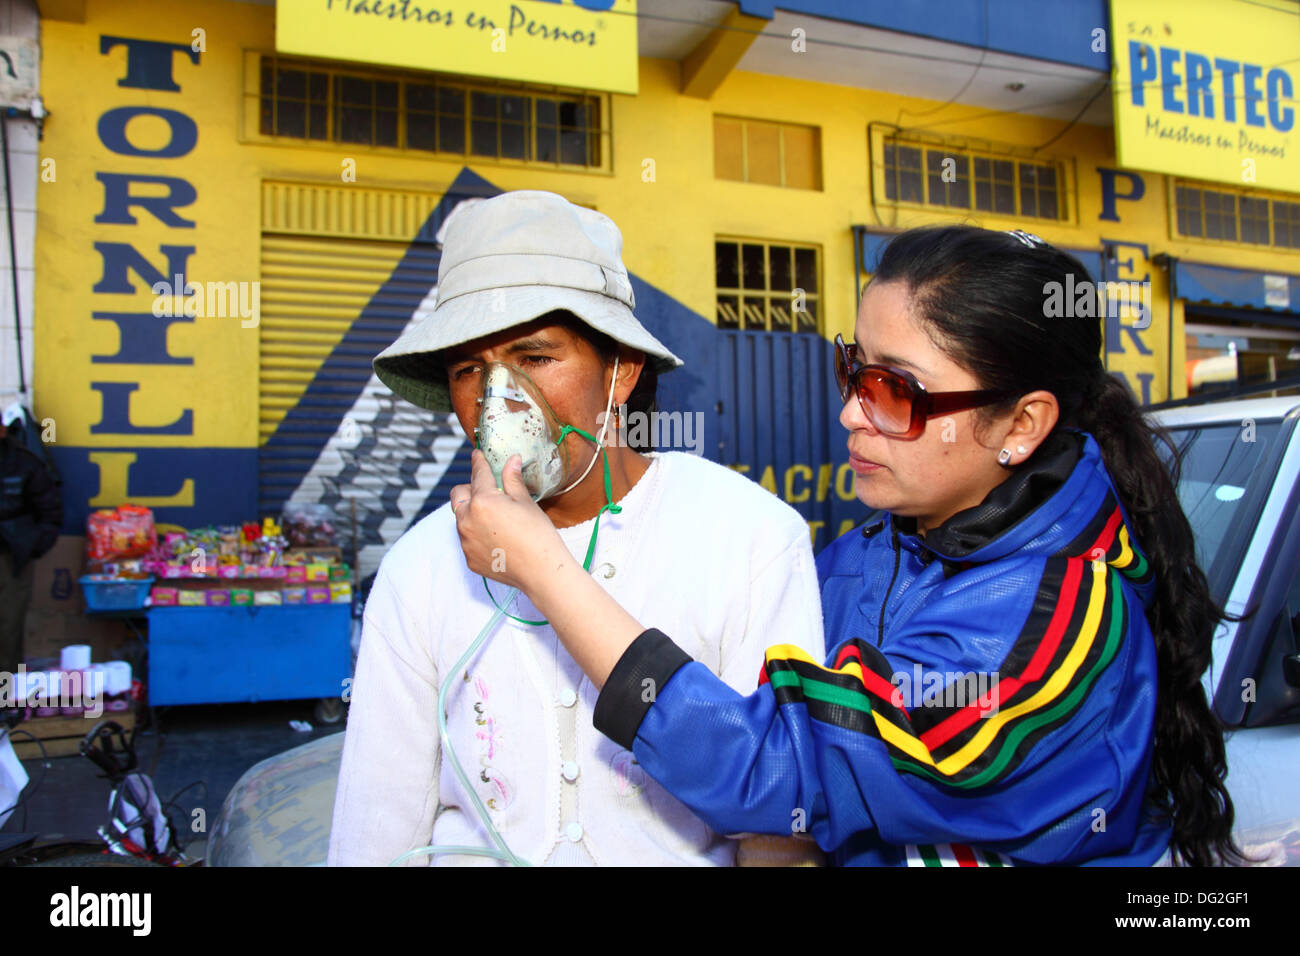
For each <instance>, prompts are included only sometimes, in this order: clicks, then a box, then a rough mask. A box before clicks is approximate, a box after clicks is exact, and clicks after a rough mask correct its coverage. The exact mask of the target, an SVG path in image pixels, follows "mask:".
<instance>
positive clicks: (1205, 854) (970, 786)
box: [452, 226, 1241, 866]
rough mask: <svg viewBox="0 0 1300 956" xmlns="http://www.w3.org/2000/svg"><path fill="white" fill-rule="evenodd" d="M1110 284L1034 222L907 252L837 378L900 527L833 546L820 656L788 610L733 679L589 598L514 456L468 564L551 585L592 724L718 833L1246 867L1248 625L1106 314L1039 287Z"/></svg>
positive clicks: (852, 456)
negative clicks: (1229, 690)
mask: <svg viewBox="0 0 1300 956" xmlns="http://www.w3.org/2000/svg"><path fill="white" fill-rule="evenodd" d="M1086 275H1087V273H1086V272H1085V271H1084V269H1083V267H1082V266H1081V265H1080V264H1079V262H1078V261H1077V260H1076V259H1074V258H1073V257H1072V256H1069V255H1067V254H1065V253H1063V252H1061V251H1060V250H1057V249H1054V248H1053V247H1051V246H1050V245H1048V244H1047V243H1045V242H1043V241H1042V240H1041V239H1039V238H1037V237H1035V236H1031V235H1029V234H1027V233H1024V232H1020V231H1017V232H1013V233H999V232H991V231H986V230H982V229H976V228H973V227H969V226H953V227H935V228H930V229H919V230H913V231H911V232H908V233H904V234H902V235H900V236H897V237H895V238H894V239H893V240H892V241H891V243H890V244H889V246H888V247H887V248H886V250H885V252H884V253H883V255H882V257H881V261H880V264H879V266H878V267H877V270H876V273H875V276H874V278H873V280H872V282H871V284H870V285H869V286H868V287H867V290H866V293H865V294H864V295H863V298H862V302H861V307H860V310H859V313H858V317H857V325H856V328H855V339H856V342H855V344H853V345H848V344H845V343H844V342H843V341H842V340H839V339H838V337H837V362H836V375H837V379H838V384H839V387H840V394H841V396H842V397H843V399H844V406H843V410H842V412H841V413H840V422H841V423H842V424H843V425H844V426H845V428H847V429H848V432H849V437H848V447H849V463H850V466H851V467H852V468H853V470H854V472H855V475H856V483H855V487H856V490H857V494H858V497H859V498H860V499H861V500H862V501H863V502H864V503H865V504H867V505H869V506H871V507H873V508H878V509H881V510H883V511H885V512H887V515H886V516H885V517H884V518H883V519H882V520H873V521H871V522H869V523H867V524H865V525H864V526H863V527H861V528H859V529H857V530H854V531H852V532H850V533H848V534H846V535H844V536H843V537H841V538H840V539H839V540H837V541H836V542H834V543H833V544H832V545H831V546H830V547H829V548H828V549H827V550H826V551H824V552H823V553H822V554H821V555H820V556H819V558H818V561H817V565H818V574H819V578H820V581H821V594H822V605H823V611H824V614H825V620H826V629H827V630H826V644H827V646H828V647H830V648H831V653H830V655H829V656H828V657H827V658H826V662H825V666H823V665H822V663H821V662H820V659H819V658H817V657H815V656H813V655H809V654H807V653H806V652H804V651H803V650H801V649H799V648H798V647H792V646H789V642H790V640H791V638H796V639H797V638H798V637H800V636H801V633H802V632H800V631H791V630H788V629H784V628H781V627H779V626H775V625H774V626H772V627H770V628H769V629H768V630H767V634H768V638H769V639H768V643H769V644H779V645H780V646H774V647H771V648H770V649H769V650H768V652H767V655H766V663H765V668H764V674H763V681H762V686H760V687H759V688H758V690H757V691H755V692H753V693H752V694H750V695H749V696H748V697H741V696H738V695H737V694H736V693H735V692H734V691H733V690H731V689H730V688H728V687H725V686H723V685H722V684H721V683H720V682H719V681H718V680H717V679H716V678H715V677H714V676H713V675H712V674H710V673H709V672H708V669H707V668H704V667H701V666H699V664H698V663H696V662H694V661H693V660H692V658H693V656H694V655H693V654H692V653H691V651H690V650H689V649H687V648H685V647H682V646H680V642H677V641H676V637H677V635H676V634H674V632H673V630H672V628H671V626H665V625H663V624H661V623H660V619H659V614H658V609H656V611H655V612H654V613H651V614H649V615H646V614H644V613H639V612H637V611H634V610H633V609H632V608H630V607H628V608H626V609H625V608H623V607H620V606H619V605H618V604H617V603H616V602H615V601H614V600H613V599H612V597H611V596H610V595H608V594H605V593H604V592H599V593H597V589H595V588H592V587H590V586H589V584H588V582H587V579H586V578H585V576H584V575H581V574H580V573H579V572H576V571H575V570H574V568H575V567H576V564H575V562H574V561H573V560H572V559H571V558H570V557H569V556H568V555H567V554H566V553H564V551H563V549H562V548H560V546H559V544H558V542H557V541H556V540H555V538H554V534H553V532H551V531H550V530H549V529H545V528H542V527H541V522H539V521H538V520H537V517H536V515H537V513H536V509H535V508H534V507H533V506H532V504H531V503H530V502H529V501H528V499H527V496H526V495H524V494H523V493H522V491H521V489H520V486H519V483H518V479H517V471H516V470H515V469H516V467H517V466H516V465H515V464H514V463H513V462H512V463H510V464H509V465H508V466H507V468H506V469H505V471H504V474H503V479H504V482H503V484H504V490H500V489H498V488H497V486H496V484H495V483H494V482H493V481H492V477H491V475H489V474H488V471H487V469H486V466H485V463H484V462H483V461H482V460H476V461H475V473H474V478H473V481H472V484H471V486H469V487H466V486H459V487H458V488H456V489H454V490H453V492H452V504H453V506H454V507H455V508H456V509H457V521H458V526H459V529H460V535H461V541H462V545H463V547H464V548H465V553H466V557H467V561H468V563H469V566H470V567H471V568H475V569H479V570H482V571H484V573H486V574H488V575H489V576H491V577H494V578H496V579H499V580H501V581H503V582H505V583H508V584H513V585H515V586H517V587H520V588H521V589H522V590H524V591H525V592H526V593H527V594H528V595H529V596H530V597H531V598H532V599H533V600H534V601H535V602H536V604H537V606H538V607H539V608H541V610H542V611H543V612H544V613H546V614H547V615H548V617H549V618H550V620H551V622H552V624H553V625H554V626H555V628H556V630H557V631H558V633H559V634H560V636H561V638H562V639H563V641H564V643H565V646H566V647H567V648H568V649H569V651H570V653H572V654H573V656H574V658H575V659H576V660H577V661H578V662H579V663H580V664H581V665H582V667H583V669H584V671H585V672H586V673H587V674H588V675H589V677H590V678H591V680H592V681H593V682H594V683H595V684H596V685H598V686H600V687H602V691H601V695H600V697H599V699H598V702H597V705H596V715H595V721H596V726H597V727H599V728H600V729H601V730H602V731H603V732H605V733H606V734H609V735H610V737H611V738H612V739H613V740H615V741H617V742H619V743H620V744H622V745H623V746H626V747H628V748H630V749H631V750H632V752H633V753H634V754H635V755H636V757H637V759H638V760H639V761H640V763H641V765H642V766H643V767H644V769H645V770H646V772H647V773H648V774H649V775H650V776H651V777H652V778H654V779H655V780H657V781H659V782H660V783H662V784H663V785H664V786H665V787H666V788H667V789H668V790H669V791H670V792H671V793H673V794H674V795H675V796H677V797H679V798H680V799H681V800H682V801H683V802H685V803H686V804H687V805H688V806H691V807H692V808H694V809H695V810H696V811H697V812H698V813H699V814H700V815H701V816H702V817H703V818H704V819H705V820H707V821H709V823H710V824H711V825H712V826H714V827H715V828H717V829H719V830H722V831H724V832H740V831H750V832H758V833H785V832H789V829H790V828H791V825H792V824H791V821H792V820H794V821H800V820H802V821H804V822H805V823H806V825H807V828H808V831H809V832H810V833H811V834H812V835H813V836H814V837H815V838H816V840H817V842H818V843H819V844H820V845H821V846H822V848H823V849H825V850H826V851H827V852H828V853H830V854H831V860H832V862H834V863H838V864H854V865H884V866H906V865H930V866H940V865H972V866H973V865H995V866H998V865H1008V864H1093V865H1098V864H1101V865H1106V864H1123V865H1148V864H1152V863H1155V862H1157V861H1158V860H1159V859H1160V858H1161V857H1162V856H1163V855H1165V854H1166V852H1168V853H1169V855H1170V858H1171V859H1172V860H1173V861H1175V862H1178V863H1185V864H1187V863H1190V864H1198V865H1204V864H1210V863H1216V862H1224V863H1231V862H1240V861H1241V857H1240V855H1239V852H1238V850H1237V849H1236V847H1235V846H1234V844H1233V841H1232V837H1231V833H1232V819H1233V813H1232V804H1231V802H1230V800H1229V798H1228V794H1227V790H1226V788H1225V787H1224V777H1225V775H1226V765H1225V757H1224V745H1223V736H1222V730H1221V727H1220V725H1219V724H1218V722H1217V721H1216V719H1215V717H1214V715H1213V713H1212V712H1211V710H1210V708H1209V704H1208V702H1207V700H1206V696H1205V691H1204V689H1203V687H1202V684H1201V677H1202V674H1204V672H1205V670H1206V668H1207V667H1208V665H1209V662H1210V648H1211V636H1212V634H1213V632H1214V629H1215V627H1216V624H1217V622H1218V621H1219V620H1220V619H1222V618H1223V617H1224V614H1223V611H1222V609H1221V608H1219V607H1217V606H1216V605H1215V604H1214V602H1213V601H1212V599H1211V597H1210V594H1209V590H1208V587H1207V585H1206V581H1205V576H1204V574H1203V573H1202V572H1201V570H1200V569H1199V568H1198V567H1197V565H1196V558H1195V552H1194V547H1193V538H1192V532H1191V529H1190V527H1189V526H1188V523H1187V519H1186V517H1185V516H1184V514H1183V512H1182V510H1181V508H1180V506H1179V503H1178V497H1177V494H1176V492H1175V485H1174V481H1173V479H1172V478H1171V475H1170V474H1169V471H1168V470H1167V469H1166V467H1165V464H1164V463H1163V462H1162V461H1161V459H1160V457H1159V456H1158V455H1157V453H1156V448H1155V442H1154V441H1153V438H1156V437H1158V436H1156V435H1153V432H1152V431H1151V429H1150V427H1149V426H1148V424H1147V423H1146V422H1145V420H1144V419H1143V417H1142V414H1141V412H1140V410H1139V409H1138V408H1137V406H1136V405H1135V404H1134V402H1133V399H1132V397H1131V395H1130V394H1129V393H1128V391H1127V389H1126V388H1125V386H1124V385H1123V384H1122V383H1121V382H1119V381H1118V380H1116V379H1114V378H1112V377H1111V376H1109V375H1108V374H1107V372H1106V370H1105V368H1104V367H1103V366H1102V364H1101V362H1100V360H1099V355H1100V352H1101V344H1102V343H1101V333H1100V323H1099V321H1098V320H1097V319H1096V318H1091V316H1094V315H1096V314H1098V313H1095V312H1093V311H1092V310H1088V311H1087V315H1088V316H1089V317H1088V318H1084V317H1075V316H1074V315H1073V314H1070V315H1067V316H1066V317H1064V318H1060V317H1056V318H1054V317H1052V316H1053V315H1058V316H1059V310H1057V311H1056V312H1053V311H1051V310H1049V309H1048V307H1047V306H1046V305H1045V301H1046V297H1047V296H1048V295H1049V290H1050V289H1051V288H1052V284H1053V283H1058V285H1057V286H1056V288H1058V289H1060V288H1069V287H1077V286H1078V285H1079V282H1078V281H1071V279H1074V280H1081V279H1083V278H1085V277H1086ZM712 533H713V529H712V528H711V527H709V526H708V525H703V526H701V528H700V529H699V533H698V535H697V537H696V538H695V539H694V541H695V542H703V541H706V540H708V538H709V537H710V535H711V534H712ZM489 547H495V548H504V549H505V550H506V551H507V552H508V553H509V554H510V556H511V561H510V564H509V567H508V568H505V569H501V570H499V571H493V570H492V569H491V568H490V567H489V566H488V563H487V560H486V558H487V555H488V550H487V549H488V548H489ZM643 624H644V625H649V626H651V627H652V628H653V629H651V630H646V629H645V628H644V627H643ZM972 678H973V680H972ZM646 686H648V687H650V688H652V689H653V690H654V693H653V694H648V695H645V696H644V697H643V696H642V694H641V688H642V687H646Z"/></svg>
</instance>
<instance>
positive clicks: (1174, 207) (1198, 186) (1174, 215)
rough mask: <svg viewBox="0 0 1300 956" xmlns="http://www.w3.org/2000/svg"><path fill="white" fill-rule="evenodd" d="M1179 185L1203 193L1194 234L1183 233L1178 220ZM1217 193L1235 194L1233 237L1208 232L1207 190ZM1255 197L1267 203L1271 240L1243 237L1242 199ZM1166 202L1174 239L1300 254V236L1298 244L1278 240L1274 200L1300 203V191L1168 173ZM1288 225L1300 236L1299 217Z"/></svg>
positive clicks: (1170, 228)
mask: <svg viewBox="0 0 1300 956" xmlns="http://www.w3.org/2000/svg"><path fill="white" fill-rule="evenodd" d="M1180 189H1195V190H1197V191H1199V192H1200V193H1201V208H1200V213H1201V235H1199V236H1192V235H1188V234H1186V233H1184V232H1183V231H1182V230H1181V229H1180V227H1179V224H1178V219H1179V208H1178V191H1179V190H1180ZM1207 192H1209V193H1215V194H1219V195H1229V196H1232V197H1233V208H1234V214H1233V223H1234V236H1233V238H1231V239H1223V238H1211V237H1209V236H1206V235H1205V201H1204V196H1205V193H1207ZM1242 199H1254V200H1262V201H1264V202H1266V203H1267V204H1268V242H1247V241H1246V240H1244V239H1242V238H1241V233H1242V229H1241V225H1242V216H1241V200H1242ZM1165 200H1166V201H1165V206H1166V208H1167V209H1168V217H1169V218H1168V229H1169V239H1170V241H1171V242H1190V243H1196V244H1204V245H1208V246H1214V247H1217V248H1223V247H1227V248H1230V249H1234V250H1237V251H1241V252H1263V253H1272V254H1281V255H1286V254H1288V253H1289V254H1291V255H1297V254H1300V240H1298V241H1297V244H1296V245H1291V246H1280V245H1278V244H1277V243H1276V241H1275V239H1276V237H1277V225H1276V224H1277V217H1276V215H1275V210H1274V203H1288V204H1290V205H1293V206H1300V194H1296V193H1283V192H1273V191H1269V190H1261V189H1241V188H1238V187H1235V186H1229V185H1227V184H1225V183H1211V182H1205V181H1203V180H1198V179H1185V178H1183V177H1181V176H1166V177H1165ZM1288 228H1289V229H1290V230H1291V232H1292V235H1294V236H1297V237H1300V219H1293V220H1289V221H1288Z"/></svg>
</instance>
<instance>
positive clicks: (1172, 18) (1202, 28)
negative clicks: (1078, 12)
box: [1110, 0, 1300, 191]
mask: <svg viewBox="0 0 1300 956" xmlns="http://www.w3.org/2000/svg"><path fill="white" fill-rule="evenodd" d="M1288 6H1289V9H1286V7H1288ZM1110 9H1111V38H1112V39H1111V44H1112V45H1111V60H1112V85H1113V88H1114V97H1115V140H1116V153H1117V156H1118V158H1119V162H1120V165H1122V166H1127V167H1130V168H1133V169H1149V170H1153V171H1155V172H1161V173H1168V174H1170V175H1175V176H1187V177H1189V178H1194V179H1207V180H1212V181H1214V182H1222V183H1231V184H1233V185H1236V186H1242V185H1245V186H1259V187H1262V188H1269V189H1283V190H1290V191H1300V130H1297V128H1296V118H1297V112H1298V111H1300V107H1298V104H1297V100H1296V93H1297V87H1298V86H1300V22H1298V20H1297V13H1296V8H1295V7H1294V6H1290V5H1268V4H1248V3H1231V4H1228V3H1222V2H1220V0H1111V5H1110Z"/></svg>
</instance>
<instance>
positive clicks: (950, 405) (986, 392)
mask: <svg viewBox="0 0 1300 956" xmlns="http://www.w3.org/2000/svg"><path fill="white" fill-rule="evenodd" d="M857 348H858V347H857V346H856V345H846V344H845V342H844V337H843V336H841V335H836V336H835V381H836V382H837V383H838V384H839V387H840V400H841V401H844V402H847V401H848V400H849V395H850V393H855V394H856V395H857V396H858V404H859V405H861V406H862V413H863V414H864V415H866V416H867V419H868V420H869V421H870V422H871V424H872V425H873V426H875V428H876V430H877V431H878V432H880V433H881V434H882V435H885V436H886V437H888V438H904V439H907V440H909V441H911V440H914V439H917V438H920V437H921V435H922V434H923V433H924V432H925V423H926V421H927V420H928V419H930V418H933V417H934V416H935V415H946V414H948V413H949V412H964V411H966V410H967V409H970V408H978V407H980V406H981V405H990V404H992V403H993V402H995V401H998V400H999V399H1002V398H1008V397H1010V396H1009V395H1008V393H1006V392H999V391H996V390H994V389H987V388H985V389H976V390H974V391H967V392H927V391H926V390H925V386H924V385H922V384H921V383H920V382H918V381H917V380H916V376H914V375H912V373H911V372H908V371H905V370H904V369H901V368H893V367H891V366H888V365H859V364H857Z"/></svg>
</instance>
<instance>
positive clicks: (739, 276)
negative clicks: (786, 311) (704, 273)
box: [713, 233, 826, 335]
mask: <svg viewBox="0 0 1300 956" xmlns="http://www.w3.org/2000/svg"><path fill="white" fill-rule="evenodd" d="M724 242H733V243H735V244H736V255H737V260H736V267H737V272H736V281H737V282H739V283H740V285H739V286H738V287H731V286H720V285H719V284H718V266H717V262H718V245H719V243H724ZM747 245H748V246H761V247H762V249H763V289H762V290H758V289H746V288H745V285H744V282H745V274H744V270H745V263H744V251H743V250H744V247H745V246H747ZM774 246H775V247H777V248H785V249H788V250H790V269H791V279H792V280H793V279H794V276H795V270H796V269H797V268H798V267H797V265H796V264H795V259H794V253H795V251H796V250H799V249H806V250H811V251H812V252H813V255H814V256H815V260H814V269H815V271H816V280H817V291H816V292H808V291H807V290H804V296H805V300H806V301H807V302H814V303H816V309H815V310H813V326H814V327H813V328H811V329H800V328H799V320H798V319H797V318H796V313H795V312H794V310H793V308H792V309H791V312H790V328H789V329H788V330H786V329H775V328H773V327H772V311H771V299H772V297H773V296H774V295H776V296H782V297H785V298H786V299H788V298H789V297H790V296H791V294H792V293H793V292H794V289H796V288H799V286H794V287H792V288H790V289H780V290H774V289H773V288H772V266H771V262H772V258H771V249H772V247H774ZM824 273H825V254H824V250H823V249H822V246H821V244H820V243H816V242H801V241H798V240H791V239H765V238H760V237H757V236H740V235H734V234H727V233H718V234H715V235H714V237H713V321H714V325H715V327H716V328H717V329H718V330H719V331H721V332H755V333H757V332H763V333H765V334H768V335H821V334H822V330H823V329H824V328H825V325H826V298H825V275H824ZM724 295H734V296H735V297H736V298H737V299H738V300H739V303H740V311H739V313H738V315H737V319H738V322H739V325H737V326H736V327H732V326H726V325H723V324H722V323H721V322H719V321H718V300H719V299H720V298H721V297H722V296H724ZM747 296H748V297H751V298H753V297H756V296H762V297H763V299H764V300H765V303H766V305H765V313H766V314H765V320H766V326H765V327H764V328H762V329H753V328H747V327H746V326H745V315H744V310H745V302H744V300H745V298H746V297H747Z"/></svg>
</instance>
